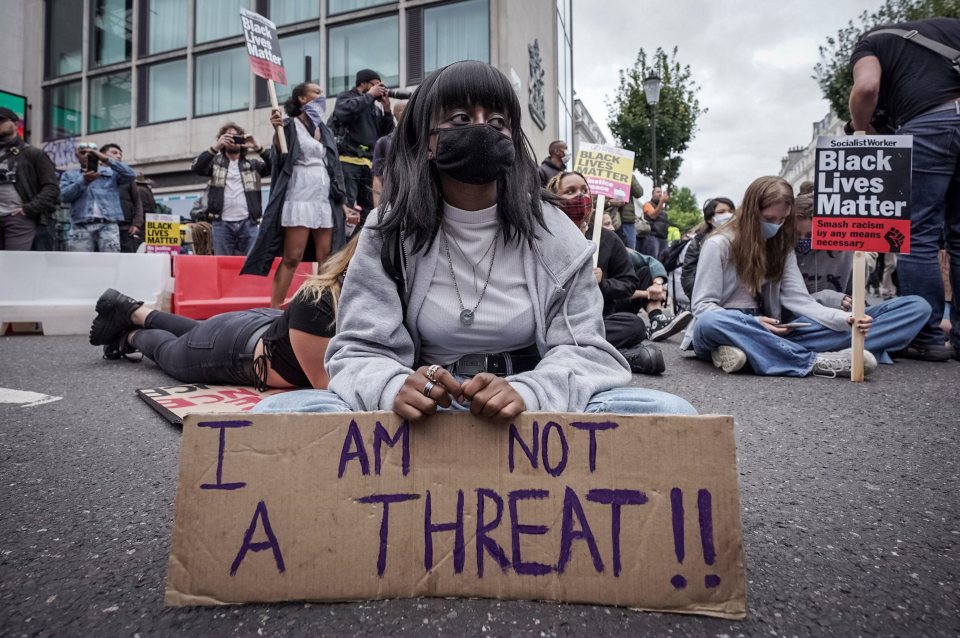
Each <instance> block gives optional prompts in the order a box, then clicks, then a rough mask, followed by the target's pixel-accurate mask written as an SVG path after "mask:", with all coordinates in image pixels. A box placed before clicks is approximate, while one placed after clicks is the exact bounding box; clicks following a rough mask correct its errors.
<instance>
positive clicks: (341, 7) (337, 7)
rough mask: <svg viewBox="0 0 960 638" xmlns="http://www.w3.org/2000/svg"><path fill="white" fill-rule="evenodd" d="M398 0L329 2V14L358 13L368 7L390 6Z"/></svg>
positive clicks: (342, 0)
mask: <svg viewBox="0 0 960 638" xmlns="http://www.w3.org/2000/svg"><path fill="white" fill-rule="evenodd" d="M395 1H396V0H327V2H328V4H327V13H328V14H330V15H335V14H337V13H346V12H348V11H357V10H359V9H366V8H367V7H376V6H378V5H381V4H390V3H391V2H395Z"/></svg>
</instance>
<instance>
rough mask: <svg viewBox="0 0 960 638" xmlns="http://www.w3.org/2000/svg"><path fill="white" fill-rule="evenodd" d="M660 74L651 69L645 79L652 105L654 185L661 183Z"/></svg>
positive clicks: (645, 88) (644, 86)
mask: <svg viewBox="0 0 960 638" xmlns="http://www.w3.org/2000/svg"><path fill="white" fill-rule="evenodd" d="M660 84H661V81H660V76H659V75H657V73H656V71H651V72H650V75H648V76H647V77H646V78H645V79H644V80H643V94H644V95H645V96H646V97H647V104H648V105H650V109H651V113H650V167H651V168H652V170H653V185H654V187H657V186H659V185H660V179H659V175H658V174H657V103H658V102H660Z"/></svg>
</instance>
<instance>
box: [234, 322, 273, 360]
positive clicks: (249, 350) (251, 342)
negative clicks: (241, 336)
mask: <svg viewBox="0 0 960 638" xmlns="http://www.w3.org/2000/svg"><path fill="white" fill-rule="evenodd" d="M272 325H273V322H270V323H267V324H265V325H263V326H261V327H259V328H257V329H256V330H254V331H253V334H252V335H250V338H249V339H247V344H246V345H245V346H243V352H242V354H243V355H244V356H247V357H252V356H253V353H254V352H255V351H256V349H257V342H258V341H260V337H262V336H263V333H264V332H266V331H267V329H268V328H269V327H270V326H272Z"/></svg>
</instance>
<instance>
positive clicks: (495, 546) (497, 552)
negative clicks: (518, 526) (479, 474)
mask: <svg viewBox="0 0 960 638" xmlns="http://www.w3.org/2000/svg"><path fill="white" fill-rule="evenodd" d="M487 498H489V499H490V500H491V501H493V502H494V503H495V504H496V506H497V515H496V517H495V518H494V519H493V520H492V521H490V522H489V523H487V522H486V521H485V518H484V509H485V508H484V504H483V503H484V499H487ZM502 517H503V499H502V498H500V495H499V494H497V493H496V492H494V491H493V490H489V489H486V488H482V487H481V488H478V489H477V576H478V577H480V578H483V552H484V551H486V552H488V553H489V554H490V555H491V556H493V559H494V560H495V561H497V564H498V565H500V569H501V570H503V571H507V567H509V566H510V561H509V560H507V555H506V554H505V553H504V551H503V548H502V547H500V545H499V543H497V541H495V540H493V539H492V538H490V537H489V536H487V533H488V532H491V531H493V530H495V529H496V528H497V527H499V526H500V519H501V518H502Z"/></svg>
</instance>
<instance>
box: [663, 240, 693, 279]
mask: <svg viewBox="0 0 960 638" xmlns="http://www.w3.org/2000/svg"><path fill="white" fill-rule="evenodd" d="M689 243H690V238H689V237H688V238H686V239H678V240H677V241H675V242H673V244H671V245H670V247H669V248H667V250H666V251H665V252H664V253H663V255H662V256H663V267H664V268H666V269H667V272H673V271H674V270H676V269H677V268H679V267H680V266H682V265H683V264H682V263H681V262H680V255H681V254H682V253H683V249H684V248H686V246H687V244H689Z"/></svg>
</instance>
